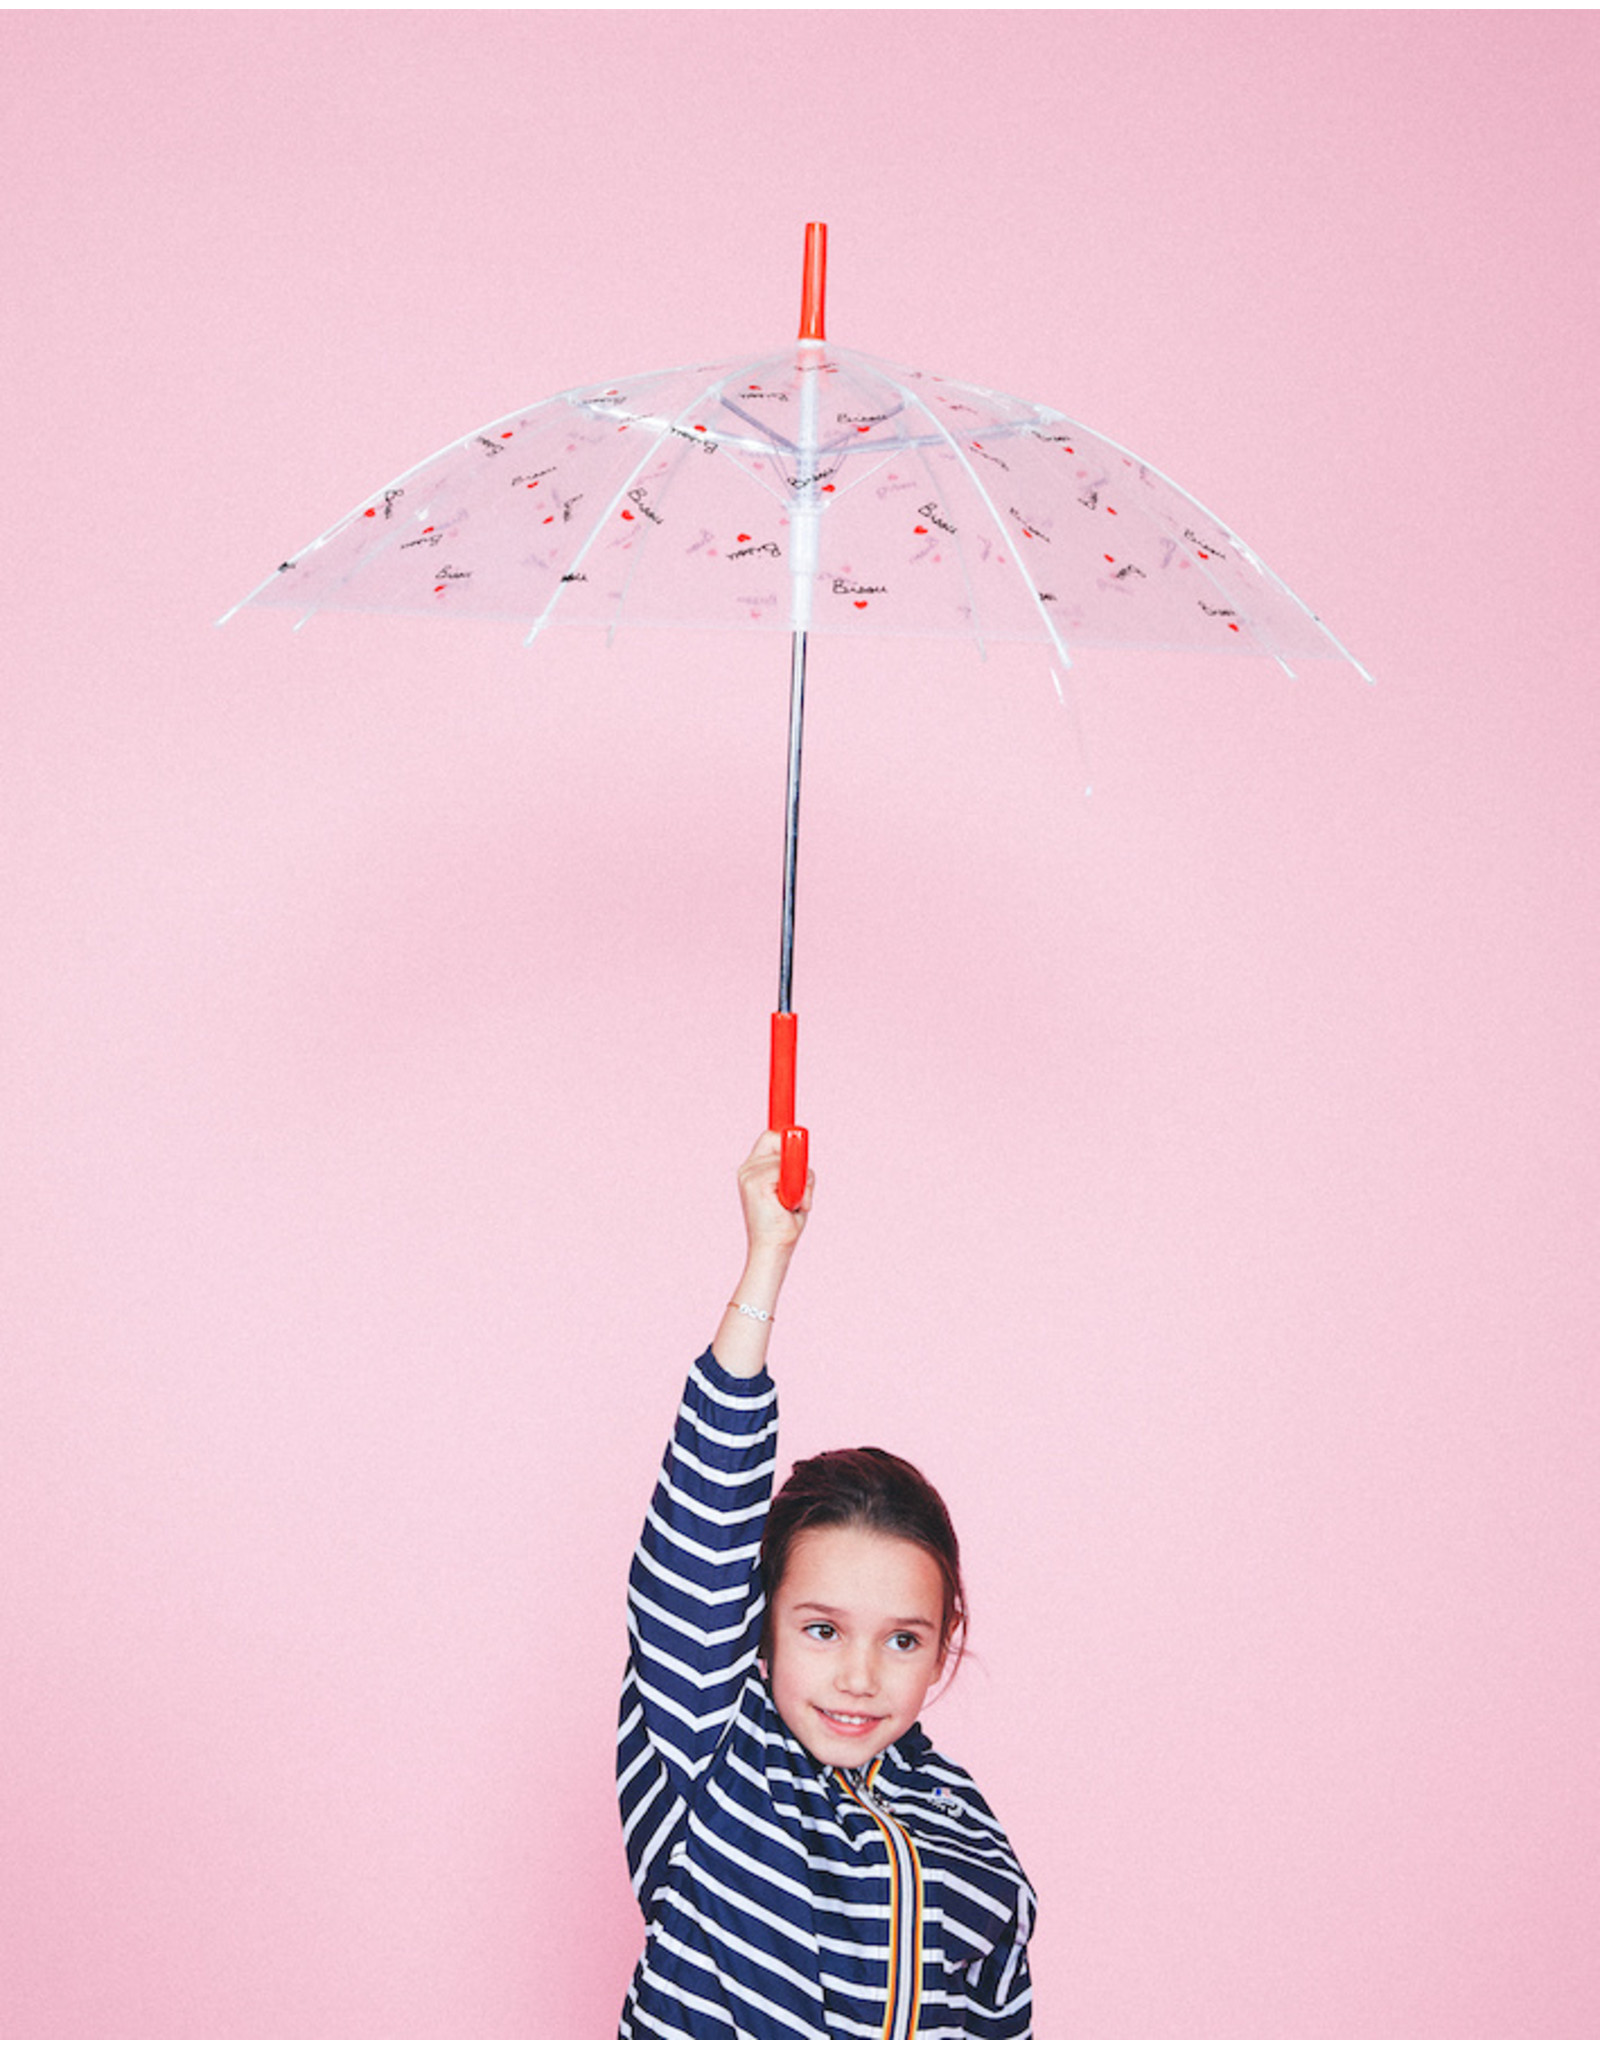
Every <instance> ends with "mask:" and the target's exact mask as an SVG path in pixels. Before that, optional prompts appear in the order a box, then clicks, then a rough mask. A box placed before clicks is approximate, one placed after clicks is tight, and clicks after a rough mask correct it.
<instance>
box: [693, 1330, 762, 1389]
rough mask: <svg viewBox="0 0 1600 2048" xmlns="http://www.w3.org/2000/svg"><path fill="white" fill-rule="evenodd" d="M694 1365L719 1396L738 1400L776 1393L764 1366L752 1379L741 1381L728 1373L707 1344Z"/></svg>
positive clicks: (733, 1374) (736, 1376)
mask: <svg viewBox="0 0 1600 2048" xmlns="http://www.w3.org/2000/svg"><path fill="white" fill-rule="evenodd" d="M695 1364H696V1365H697V1366H698V1367H699V1368H700V1370H701V1372H702V1373H704V1375H705V1377H706V1379H707V1381H708V1382H709V1383H710V1384H711V1385H712V1386H713V1387H715V1388H716V1390H717V1392H718V1393H719V1394H725V1395H727V1396H729V1397H730V1398H731V1399H733V1400H737V1399H739V1397H740V1396H741V1395H744V1396H747V1397H748V1396H750V1395H761V1394H771V1393H775V1392H776V1391H777V1383H776V1381H775V1380H774V1379H773V1377H772V1375H771V1373H770V1372H768V1371H767V1368H766V1367H765V1366H763V1367H762V1368H761V1370H760V1372H758V1373H757V1374H756V1375H755V1377H754V1378H753V1379H743V1378H741V1377H740V1376H739V1375H738V1374H736V1373H731V1372H729V1371H728V1369H727V1368H726V1366H724V1365H723V1364H721V1362H720V1361H719V1360H718V1358H717V1354H716V1353H715V1352H714V1351H713V1350H712V1348H711V1346H710V1345H709V1344H708V1345H707V1346H706V1348H705V1350H704V1351H702V1352H701V1354H700V1356H699V1357H698V1358H697V1359H696V1360H695Z"/></svg>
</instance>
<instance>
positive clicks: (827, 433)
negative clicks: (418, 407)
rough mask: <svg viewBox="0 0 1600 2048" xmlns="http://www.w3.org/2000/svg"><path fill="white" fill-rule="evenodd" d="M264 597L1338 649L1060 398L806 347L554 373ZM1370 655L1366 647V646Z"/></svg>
mask: <svg viewBox="0 0 1600 2048" xmlns="http://www.w3.org/2000/svg"><path fill="white" fill-rule="evenodd" d="M246 602H247V603H249V604H258V605H274V606H286V607H289V608H292V609H294V610H296V611H298V612H300V613H302V614H309V613H311V612H315V611H317V610H322V609H329V608H331V609H338V610H362V611H393V612H431V613H435V614H439V615H445V616H449V615H465V616H476V617H484V618H507V619H515V620H518V621H521V622H522V623H523V624H524V625H525V626H526V627H527V628H528V629H529V630H530V632H537V631H539V630H540V629H541V628H542V627H543V626H545V625H546V624H550V623H557V622H558V623H563V624H572V625H588V626H601V627H606V628H616V627H620V626H631V625H641V626H676V627H731V628H745V629H752V628H753V629H760V628H771V629H778V630H781V631H785V632H788V631H791V630H794V629H795V628H796V627H802V628H805V629H807V630H810V631H818V632H868V633H871V634H874V635H878V634H916V635H935V636H944V637H955V638H963V639H970V640H975V641H977V642H979V643H980V644H981V643H982V642H984V641H987V640H1033V641H1042V642H1045V643H1047V644H1049V645H1050V646H1052V647H1053V648H1054V650H1055V651H1056V652H1057V654H1058V655H1059V657H1060V659H1061V660H1062V661H1065V660H1066V659H1067V658H1068V649H1069V648H1070V647H1073V646H1080V647H1119V646H1123V647H1149V648H1185V649H1216V650H1225V651H1248V652H1252V653H1265V654H1270V655H1272V656H1275V657H1276V658H1277V659H1278V660H1279V661H1281V662H1283V663H1284V664H1285V665H1286V666H1287V665H1289V664H1290V663H1292V662H1293V661H1296V660H1299V659H1302V658H1305V657H1316V656H1333V657H1338V658H1342V659H1345V660H1350V659H1351V657H1350V656H1349V655H1348V654H1347V652H1346V650H1345V649H1344V648H1343V647H1341V646H1340V645H1339V643H1338V642H1337V641H1336V640H1335V639H1334V638H1333V637H1332V635H1331V634H1329V633H1328V632H1327V630H1326V629H1325V628H1324V627H1323V626H1322V624H1321V623H1320V621H1319V620H1317V619H1316V618H1315V617H1314V615H1313V614H1312V613H1311V612H1310V611H1309V610H1307V608H1306V607H1305V606H1304V605H1303V604H1302V603H1301V602H1300V600H1299V599H1298V598H1296V597H1295V596H1294V594H1293V593H1292V592H1291V591H1290V590H1289V589H1288V588H1287V587H1286V586H1285V585H1284V584H1283V583H1282V582H1281V581H1280V580H1279V579H1278V578H1277V577H1276V576H1274V575H1273V574H1272V572H1271V571H1270V570H1269V569H1267V568H1266V567H1265V565H1264V564H1263V563H1262V562H1261V561H1260V560H1259V559H1258V558H1257V557H1256V556H1255V555H1254V554H1253V553H1252V551H1251V550H1250V549H1249V548H1248V547H1247V546H1246V545H1245V543H1244V542H1243V541H1241V540H1240V539H1239V537H1238V535H1237V534H1235V533H1233V532H1232V531H1231V530H1230V529H1229V528H1228V527H1226V526H1225V525H1223V524H1222V522H1221V521H1219V520H1218V519H1216V518H1215V517H1214V516H1213V515H1212V514H1210V513H1209V512H1207V511H1206V510H1205V509H1204V508H1203V507H1202V506H1201V505H1199V504H1198V503H1197V502H1196V501H1195V500H1194V499H1193V498H1191V497H1190V496H1189V495H1188V494H1187V493H1186V492H1185V491H1183V490H1181V489H1180V488H1179V487H1178V486H1177V485H1176V484H1174V483H1172V482H1171V481H1170V480H1169V479H1168V478H1167V477H1165V476H1163V475H1162V474H1161V473H1160V472H1159V471H1158V470H1155V469H1153V468H1152V467H1151V466H1150V465H1149V464H1148V463H1145V462H1142V461H1140V460H1139V458H1138V457H1137V456H1135V455H1133V454H1131V453H1130V452H1129V451H1127V450H1126V449H1123V448H1121V447H1119V446H1118V445H1117V444H1116V443H1114V442H1112V441H1109V440H1107V439H1106V438H1105V437H1104V436H1103V435H1101V434H1097V433H1095V432H1094V431H1093V430H1092V429H1090V428H1087V427H1084V426H1083V425H1081V424H1080V423H1079V422H1077V421H1075V420H1072V419H1069V418H1068V417H1067V416H1066V415H1065V414H1063V413H1059V412H1056V411H1053V410H1052V409H1051V408H1049V407H1047V406H1041V405H1034V404H1030V403H1028V402H1027V401H1025V400H1022V399H1015V398H1008V397H1005V396H1003V395H1001V394H999V393H996V392H992V391H986V390H982V389H980V388H978V387H976V386H972V385H965V384H958V383H953V382H951V381H949V380H947V379H944V378H939V377H931V376H926V375H923V374H922V373H920V372H918V371H914V370H908V369H901V368H897V367H896V366H894V365H892V364H887V363H883V362H879V361H878V360H876V359H875V358H872V357H869V356H865V355H861V354H859V353H857V352H856V351H854V350H849V349H841V348H834V347H824V346H815V347H808V346H805V345H802V346H800V347H798V348H796V347H792V346H791V347H790V348H789V349H787V350H785V351H783V352H781V353H777V354H773V355H770V356H766V357H762V358H758V359H756V360H753V361H750V362H746V363H741V364H737V365H716V366H699V367H694V368H688V369H679V370H670V371H661V372H655V373H653V374H650V375H646V376H642V377H636V378H632V379H627V380H619V381H618V382H616V383H613V384H607V385H600V386H588V387H585V388H583V389H581V390H577V391H571V392H566V393H562V394H561V395H559V396H557V397H554V398H549V399H546V400H544V401H542V402H541V403H540V404H537V405H534V406H530V407H527V408H524V409H523V410H521V411H519V412H516V413H512V414H508V415H507V416H506V417H505V418H504V419H501V420H497V421H495V422H493V423H492V424H491V425H489V426H486V427H483V428H482V429H480V430H479V431H478V432H476V433H473V434H470V435H468V436H467V437H466V438H465V439H464V440H462V441H459V442H456V443H453V444H452V445H451V446H450V447H448V448H446V449H444V450H442V451H441V452H440V453H439V454H438V455H436V456H434V457H432V458H431V459H430V460H428V461H427V462H424V463H421V464H419V465H418V466H417V467H416V468H415V469H413V470H410V471H408V472H407V473H406V474H405V475H403V476H401V477H398V478H397V479H396V480H395V481H394V483H393V484H391V485H390V486H389V487H388V488H387V489H386V490H384V491H382V492H380V493H379V494H378V495H377V496H376V497H375V498H372V499H369V500H367V501H366V502H365V503H363V504H362V505H359V506H358V507H356V509H355V510H354V511H353V512H351V513H350V514H349V515H348V516H347V517H346V518H345V519H343V520H341V521H340V522H339V524H338V525H337V526H335V527H333V528H332V529H331V530H330V531H329V532H328V533H327V534H325V535H324V536H323V537H322V538H321V539H320V540H318V541H316V542H315V543H313V544H312V546H311V547H309V548H307V549H306V550H304V551H303V552H302V553H301V554H300V555H299V556H298V557H296V558H295V559H294V560H293V561H291V562H286V563H284V564H283V565H282V567H281V568H280V569H279V570H278V571H277V572H276V573H275V574H274V575H273V576H272V577H270V578H269V579H268V580H267V581H266V582H265V583H264V584H263V585H262V586H261V587H260V589H258V590H257V591H256V592H254V593H253V594H252V596H251V597H250V598H249V599H247V600H246ZM1356 666H1359V664H1356Z"/></svg>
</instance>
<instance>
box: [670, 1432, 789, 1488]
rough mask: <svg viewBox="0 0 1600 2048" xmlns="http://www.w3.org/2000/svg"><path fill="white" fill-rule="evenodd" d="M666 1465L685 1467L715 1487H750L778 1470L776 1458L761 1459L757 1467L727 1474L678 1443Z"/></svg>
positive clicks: (751, 1466)
mask: <svg viewBox="0 0 1600 2048" xmlns="http://www.w3.org/2000/svg"><path fill="white" fill-rule="evenodd" d="M745 1441H746V1439H745V1438H743V1437H741V1438H740V1442H741V1443H743V1442H745ZM748 1441H750V1442H754V1441H755V1439H754V1438H750V1439H748ZM667 1464H668V1465H669V1466H670V1465H674V1464H677V1465H687V1466H688V1468H689V1470H690V1471H691V1472H698V1473H699V1474H700V1476H701V1478H702V1479H709V1480H710V1481H711V1482H712V1484H713V1485H716V1486H727V1485H730V1484H732V1483H734V1482H737V1484H739V1485H740V1486H752V1485H754V1484H755V1482H756V1481H757V1480H758V1479H769V1478H770V1477H771V1476H772V1474H773V1473H775V1472H776V1471H777V1469H778V1461H777V1459H776V1458H763V1459H762V1461H761V1463H760V1464H759V1465H750V1466H746V1467H745V1468H743V1469H742V1470H741V1471H739V1472H727V1471H725V1470H724V1469H723V1468H722V1467H721V1466H720V1465H708V1464H707V1463H706V1462H705V1460H704V1459H703V1458H697V1457H696V1456H695V1454H694V1452H693V1451H691V1450H690V1449H689V1447H688V1445H687V1444H680V1443H674V1444H673V1446H672V1453H671V1456H670V1457H669V1458H668V1459H667Z"/></svg>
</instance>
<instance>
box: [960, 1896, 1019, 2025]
mask: <svg viewBox="0 0 1600 2048" xmlns="http://www.w3.org/2000/svg"><path fill="white" fill-rule="evenodd" d="M1032 1927H1033V1905H1032V1900H1031V1897H1030V1898H1027V1899H1024V1901H1023V1904H1022V1914H1021V1920H1020V1923H1019V1925H1018V1928H1017V1931H1016V1936H1015V1938H1014V1939H1013V1940H1011V1941H1008V1942H1001V1943H1000V1944H999V1946H998V1947H997V1948H995V1949H994V1950H993V1951H992V1952H991V1953H990V1954H989V1955H987V1956H985V1957H984V1958H983V1959H982V1961H981V1962H979V1963H977V1964H975V1965H974V1966H973V1969H972V1973H971V1976H970V1977H969V1979H968V1984H967V2013H966V2028H965V2031H966V2035H967V2038H968V2040H971V2041H1027V2040H1031V2039H1032V2038H1033V1977H1032V1973H1031V1972H1030V1970H1029V1968H1028V1937H1029V1935H1030V1933H1031V1932H1032Z"/></svg>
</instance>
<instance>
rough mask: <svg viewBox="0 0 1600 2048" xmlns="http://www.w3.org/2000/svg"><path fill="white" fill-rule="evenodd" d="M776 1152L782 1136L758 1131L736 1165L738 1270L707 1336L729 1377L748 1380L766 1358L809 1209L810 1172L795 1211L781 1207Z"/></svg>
mask: <svg viewBox="0 0 1600 2048" xmlns="http://www.w3.org/2000/svg"><path fill="white" fill-rule="evenodd" d="M782 1153H783V1140H782V1138H781V1137H780V1136H779V1135H778V1133H777V1132H776V1131H763V1132H762V1134H761V1136H760V1137H759V1138H758V1139H757V1140H756V1142H755V1146H754V1148H753V1150H752V1151H751V1154H750V1157H749V1158H748V1159H747V1160H746V1161H745V1162H744V1164H743V1166H741V1167H740V1168H739V1199H740V1200H741V1202H742V1203H743V1204H744V1228H745V1237H746V1239H747V1241H748V1242H747V1249H746V1252H745V1261H744V1271H743V1272H742V1273H741V1274H740V1275H739V1285H738V1286H737V1287H736V1288H735V1290H734V1293H733V1298H732V1299H731V1300H730V1301H729V1303H728V1306H727V1308H726V1310H725V1311H724V1312H723V1317H722V1321H721V1322H720V1323H719V1324H718V1325H717V1334H716V1336H715V1337H714V1338H713V1339H712V1340H711V1349H712V1352H713V1354H714V1356H715V1358H716V1361H717V1363H718V1365H720V1366H721V1367H722V1369H723V1371H724V1372H729V1373H732V1374H733V1376H734V1378H735V1379H741V1380H750V1379H754V1378H755V1377H756V1375H757V1374H758V1373H759V1372H760V1371H761V1368H762V1367H763V1366H764V1365H765V1364H766V1362H767V1340H768V1338H769V1337H770V1336H771V1334H772V1317H773V1312H774V1310H775V1309H776V1308H777V1305H778V1296H779V1295H780V1294H781V1293H782V1292H783V1282H784V1277H785V1275H786V1274H787V1273H788V1271H789V1261H790V1259H792V1258H793V1257H794V1248H795V1246H796V1245H797V1244H798V1243H799V1242H800V1234H801V1232H802V1231H803V1230H804V1229H805V1227H806V1218H807V1217H808V1216H809V1215H810V1213H811V1198H812V1194H813V1191H814V1190H815V1187H816V1180H817V1177H816V1175H815V1174H814V1173H808V1174H807V1175H806V1191H805V1196H804V1198H803V1200H802V1201H801V1203H800V1206H799V1208H798V1209H786V1208H785V1207H784V1206H783V1204H782V1203H781V1202H780V1201H779V1200H778V1165H779V1161H780V1159H781V1157H782Z"/></svg>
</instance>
